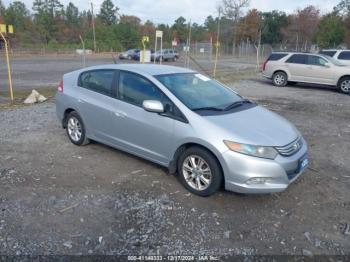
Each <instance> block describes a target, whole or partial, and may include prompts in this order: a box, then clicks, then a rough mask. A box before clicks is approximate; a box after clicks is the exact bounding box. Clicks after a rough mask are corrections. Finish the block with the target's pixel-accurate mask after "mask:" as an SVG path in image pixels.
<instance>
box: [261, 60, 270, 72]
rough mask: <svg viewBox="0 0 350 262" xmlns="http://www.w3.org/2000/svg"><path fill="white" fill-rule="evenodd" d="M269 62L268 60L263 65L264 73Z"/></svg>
mask: <svg viewBox="0 0 350 262" xmlns="http://www.w3.org/2000/svg"><path fill="white" fill-rule="evenodd" d="M267 62H269V60H266V61H265V63H264V64H263V68H262V70H263V71H265V69H266V65H267Z"/></svg>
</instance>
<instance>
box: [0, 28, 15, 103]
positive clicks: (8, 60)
mask: <svg viewBox="0 0 350 262" xmlns="http://www.w3.org/2000/svg"><path fill="white" fill-rule="evenodd" d="M0 35H1V37H2V39H3V40H4V43H5V52H6V61H7V73H8V78H9V86H10V96H11V102H13V89H12V75H11V65H10V56H9V50H8V44H7V40H6V38H5V36H4V35H3V33H1V32H0Z"/></svg>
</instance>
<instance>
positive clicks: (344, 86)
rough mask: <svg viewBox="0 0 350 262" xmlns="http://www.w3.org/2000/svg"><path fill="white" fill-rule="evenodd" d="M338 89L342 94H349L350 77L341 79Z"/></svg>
mask: <svg viewBox="0 0 350 262" xmlns="http://www.w3.org/2000/svg"><path fill="white" fill-rule="evenodd" d="M338 89H339V91H340V92H342V93H344V94H349V92H350V77H348V76H347V77H343V78H342V79H341V80H340V81H339V84H338Z"/></svg>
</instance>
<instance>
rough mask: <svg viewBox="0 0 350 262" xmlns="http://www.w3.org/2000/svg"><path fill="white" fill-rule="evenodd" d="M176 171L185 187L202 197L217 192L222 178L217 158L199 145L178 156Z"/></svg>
mask: <svg viewBox="0 0 350 262" xmlns="http://www.w3.org/2000/svg"><path fill="white" fill-rule="evenodd" d="M178 173H179V179H180V181H181V183H182V184H183V185H184V186H185V188H186V189H187V190H189V191H190V192H192V193H194V194H196V195H198V196H202V197H206V196H210V195H212V194H214V193H215V192H217V191H218V190H219V188H220V186H221V184H222V179H223V175H222V171H221V167H220V164H219V163H218V161H217V159H216V158H215V157H214V156H213V155H212V154H211V153H210V152H208V151H207V150H205V149H203V148H201V147H190V148H189V149H187V150H186V151H185V152H184V153H183V154H182V155H181V156H180V159H179V161H178Z"/></svg>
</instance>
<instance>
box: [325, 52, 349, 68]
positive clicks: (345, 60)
mask: <svg viewBox="0 0 350 262" xmlns="http://www.w3.org/2000/svg"><path fill="white" fill-rule="evenodd" d="M320 54H322V55H328V56H330V57H333V58H335V59H337V60H339V62H340V63H342V64H344V65H350V50H337V49H327V50H322V51H320Z"/></svg>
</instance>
